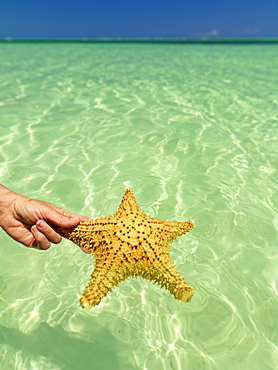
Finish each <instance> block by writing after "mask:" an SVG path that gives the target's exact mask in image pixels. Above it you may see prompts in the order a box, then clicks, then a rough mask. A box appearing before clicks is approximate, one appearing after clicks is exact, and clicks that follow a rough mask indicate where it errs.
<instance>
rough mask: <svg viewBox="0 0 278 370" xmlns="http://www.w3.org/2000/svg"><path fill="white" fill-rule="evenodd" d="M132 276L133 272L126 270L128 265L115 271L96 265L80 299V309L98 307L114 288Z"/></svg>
mask: <svg viewBox="0 0 278 370" xmlns="http://www.w3.org/2000/svg"><path fill="white" fill-rule="evenodd" d="M132 275H133V271H132V269H129V268H128V265H123V266H121V267H120V268H117V269H105V268H104V266H103V265H102V264H100V265H96V267H95V269H94V271H93V272H92V274H91V279H90V281H89V283H88V285H87V287H86V289H85V290H84V292H83V294H82V297H81V298H80V305H81V307H83V308H88V309H90V308H91V307H93V306H96V305H98V304H99V303H100V301H101V300H102V298H104V297H105V296H106V295H107V294H108V293H109V292H111V291H112V290H113V288H114V287H116V286H117V285H118V284H119V283H120V282H121V281H124V280H126V279H127V278H128V277H130V276H132Z"/></svg>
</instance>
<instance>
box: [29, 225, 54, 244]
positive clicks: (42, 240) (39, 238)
mask: <svg viewBox="0 0 278 370" xmlns="http://www.w3.org/2000/svg"><path fill="white" fill-rule="evenodd" d="M31 233H32V235H33V237H34V239H35V240H34V242H33V248H37V249H42V250H45V249H48V248H49V247H50V241H49V240H47V239H46V237H45V235H44V234H42V233H41V232H40V231H39V230H38V228H37V226H36V225H34V226H32V227H31Z"/></svg>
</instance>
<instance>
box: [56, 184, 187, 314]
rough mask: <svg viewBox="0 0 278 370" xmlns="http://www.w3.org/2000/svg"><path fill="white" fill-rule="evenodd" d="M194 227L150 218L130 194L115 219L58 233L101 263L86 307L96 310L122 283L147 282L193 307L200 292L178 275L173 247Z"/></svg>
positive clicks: (85, 300) (84, 301) (84, 302)
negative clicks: (193, 299) (191, 302)
mask: <svg viewBox="0 0 278 370" xmlns="http://www.w3.org/2000/svg"><path fill="white" fill-rule="evenodd" d="M193 227H194V224H193V222H191V221H187V222H174V221H162V220H159V219H156V218H153V217H147V215H146V214H145V213H144V212H142V211H141V210H140V208H139V206H138V205H137V203H136V200H135V197H134V195H133V193H132V191H131V190H129V189H127V190H126V192H125V194H124V197H123V199H122V202H121V204H120V206H119V208H118V211H117V212H116V213H115V215H114V216H109V217H104V218H98V219H96V220H90V221H84V222H81V223H80V224H79V225H78V226H76V227H74V228H71V229H63V228H59V229H58V230H57V231H58V232H59V233H60V234H61V235H62V236H64V237H65V238H67V239H69V240H71V241H72V242H74V243H76V244H77V245H79V246H80V247H85V248H86V249H88V250H89V251H90V252H91V253H92V254H93V255H94V257H95V269H94V271H93V273H92V275H91V280H90V282H89V284H88V285H87V287H86V289H85V291H84V293H83V296H82V298H81V299H80V303H81V306H82V307H85V308H91V307H93V306H96V305H97V304H99V303H100V301H101V299H102V298H103V297H105V296H106V295H107V293H108V292H110V291H111V290H112V289H113V288H114V287H115V286H117V285H118V284H119V282H121V281H123V280H125V279H127V278H129V277H142V278H144V279H147V280H151V281H153V282H154V283H158V284H159V285H161V286H163V287H165V288H166V289H168V290H169V291H170V293H171V294H173V295H174V297H175V298H176V299H179V300H181V301H183V302H187V301H189V300H190V298H191V297H192V296H193V294H194V290H193V289H192V288H191V287H190V286H189V285H188V284H187V283H186V282H185V281H184V279H183V278H182V276H181V274H180V273H179V272H178V271H177V270H176V267H175V265H174V262H173V261H172V259H171V257H170V244H171V242H172V241H173V240H174V239H176V238H177V237H178V236H180V235H183V234H185V233H187V232H189V231H190V230H191V229H193Z"/></svg>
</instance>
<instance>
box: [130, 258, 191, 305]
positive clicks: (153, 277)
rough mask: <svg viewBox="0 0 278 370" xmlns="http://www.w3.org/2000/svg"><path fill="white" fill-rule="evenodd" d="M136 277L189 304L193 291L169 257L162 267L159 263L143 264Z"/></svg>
mask: <svg viewBox="0 0 278 370" xmlns="http://www.w3.org/2000/svg"><path fill="white" fill-rule="evenodd" d="M137 275H138V276H141V277H142V278H144V279H147V280H150V281H153V282H154V283H157V284H158V285H160V286H161V287H164V288H166V289H168V290H169V291H170V293H171V294H172V295H173V296H174V297H175V298H176V299H178V300H180V301H183V302H189V301H190V299H191V297H192V296H193V295H194V290H193V289H192V288H191V287H190V286H189V285H188V284H187V282H186V281H185V280H184V279H183V277H182V276H181V274H180V273H179V272H178V271H177V269H176V267H175V265H174V263H173V262H172V261H171V259H170V257H169V258H167V262H165V263H164V264H163V265H161V264H160V263H155V264H149V263H147V264H145V265H144V266H143V268H142V270H141V271H138V273H137Z"/></svg>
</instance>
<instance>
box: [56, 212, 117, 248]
mask: <svg viewBox="0 0 278 370" xmlns="http://www.w3.org/2000/svg"><path fill="white" fill-rule="evenodd" d="M113 228H114V223H113V221H112V216H109V217H103V218H98V219H96V220H88V221H83V222H81V223H80V224H79V225H78V226H76V227H73V228H70V229H64V228H61V227H59V228H56V231H57V232H58V233H59V234H60V235H61V236H63V237H64V238H66V239H69V240H71V241H72V242H73V243H75V244H77V245H79V246H80V247H84V248H86V249H88V250H89V251H90V252H91V253H94V252H95V251H96V249H97V248H98V247H100V246H101V245H102V240H103V239H104V238H106V237H109V235H110V234H111V232H112V230H113Z"/></svg>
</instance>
